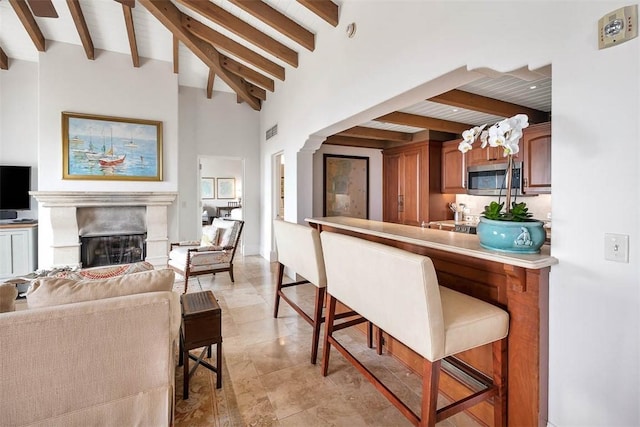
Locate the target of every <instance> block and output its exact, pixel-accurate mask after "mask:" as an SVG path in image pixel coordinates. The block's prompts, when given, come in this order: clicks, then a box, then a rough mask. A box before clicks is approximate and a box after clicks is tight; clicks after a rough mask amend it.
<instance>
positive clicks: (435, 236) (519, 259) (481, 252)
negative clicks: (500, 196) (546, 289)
mask: <svg viewBox="0 0 640 427" xmlns="http://www.w3.org/2000/svg"><path fill="white" fill-rule="evenodd" d="M305 221H307V222H309V223H310V224H318V225H320V226H323V225H325V226H329V227H335V228H339V229H342V230H349V231H353V232H356V233H363V234H368V235H371V236H377V237H381V238H384V239H391V240H396V241H401V242H405V243H411V244H414V245H418V246H424V247H428V248H432V249H438V250H441V251H446V252H451V253H456V254H460V255H465V256H469V257H473V258H480V259H485V260H488V261H495V262H499V263H502V264H508V265H513V266H517V267H523V268H528V269H532V270H538V269H541V268H545V267H550V266H552V265H555V264H557V263H558V260H557V259H556V258H554V257H552V256H551V255H550V254H549V252H550V247H549V245H543V246H542V249H541V251H540V253H539V254H511V253H505V252H498V251H494V250H490V249H485V248H483V247H482V246H480V242H479V240H478V236H477V235H474V234H465V233H453V232H443V231H441V230H436V229H430V228H421V227H415V226H411V225H403V224H395V223H391V222H381V221H373V220H368V219H360V218H350V217H343V216H333V217H319V218H306V219H305Z"/></svg>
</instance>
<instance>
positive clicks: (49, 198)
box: [29, 191, 178, 208]
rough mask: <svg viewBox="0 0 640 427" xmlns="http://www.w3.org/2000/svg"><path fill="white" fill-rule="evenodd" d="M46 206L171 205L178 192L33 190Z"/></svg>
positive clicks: (33, 193) (34, 194)
mask: <svg viewBox="0 0 640 427" xmlns="http://www.w3.org/2000/svg"><path fill="white" fill-rule="evenodd" d="M29 194H31V195H32V196H33V197H35V198H36V200H37V201H38V202H40V203H42V206H43V207H45V208H49V207H54V206H71V207H76V208H80V207H88V206H134V205H135V206H148V205H166V206H168V205H170V204H172V203H173V201H174V200H175V199H176V196H177V194H178V193H174V192H131V193H123V192H96V191H92V192H89V191H31V192H29Z"/></svg>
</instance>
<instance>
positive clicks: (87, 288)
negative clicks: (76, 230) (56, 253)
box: [27, 269, 175, 308]
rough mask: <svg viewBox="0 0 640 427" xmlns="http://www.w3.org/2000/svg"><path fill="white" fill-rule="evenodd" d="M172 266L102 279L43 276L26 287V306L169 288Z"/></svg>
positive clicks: (31, 306)
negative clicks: (27, 288)
mask: <svg viewBox="0 0 640 427" xmlns="http://www.w3.org/2000/svg"><path fill="white" fill-rule="evenodd" d="M174 277H175V273H174V272H173V270H169V269H163V270H149V271H143V272H140V273H133V274H127V275H123V276H118V277H112V278H109V279H102V280H89V279H83V280H73V279H69V278H62V277H45V278H41V279H37V280H36V281H34V282H33V283H32V285H31V287H30V288H29V290H28V291H27V305H28V306H29V308H35V307H46V306H51V305H59V304H70V303H74V302H80V301H91V300H96V299H102V298H111V297H117V296H124V295H132V294H141V293H145V292H156V291H171V290H172V289H173V282H174Z"/></svg>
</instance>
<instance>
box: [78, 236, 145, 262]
mask: <svg viewBox="0 0 640 427" xmlns="http://www.w3.org/2000/svg"><path fill="white" fill-rule="evenodd" d="M145 237H146V233H143V234H124V235H119V236H94V237H81V238H80V262H81V263H82V267H84V268H87V267H98V266H101V265H113V264H129V263H132V262H138V261H143V260H144V258H145V252H146V250H145V249H146V244H145Z"/></svg>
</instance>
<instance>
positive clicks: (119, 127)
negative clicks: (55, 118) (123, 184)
mask: <svg viewBox="0 0 640 427" xmlns="http://www.w3.org/2000/svg"><path fill="white" fill-rule="evenodd" d="M62 159H63V170H62V177H63V178H64V179H85V180H88V179H91V180H94V179H95V180H100V179H104V180H127V181H162V122H160V121H154V120H141V119H127V118H123V117H107V116H95V115H90V114H77V113H67V112H63V113H62Z"/></svg>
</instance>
